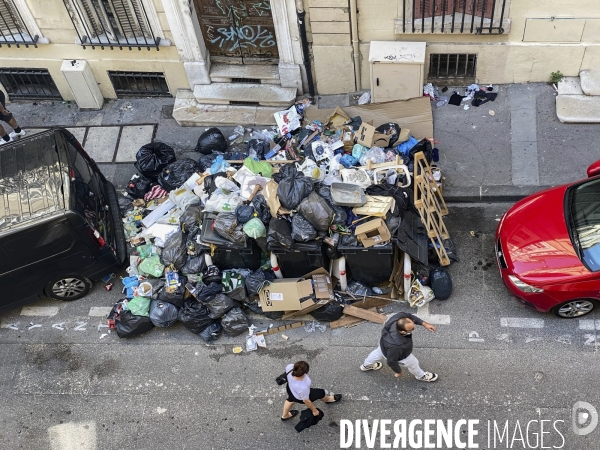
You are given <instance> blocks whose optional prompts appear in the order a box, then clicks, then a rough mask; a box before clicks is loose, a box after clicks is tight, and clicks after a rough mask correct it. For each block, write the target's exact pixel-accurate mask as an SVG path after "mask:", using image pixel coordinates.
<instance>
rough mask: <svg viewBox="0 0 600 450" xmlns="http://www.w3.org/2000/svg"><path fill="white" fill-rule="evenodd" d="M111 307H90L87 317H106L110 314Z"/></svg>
mask: <svg viewBox="0 0 600 450" xmlns="http://www.w3.org/2000/svg"><path fill="white" fill-rule="evenodd" d="M111 309H112V306H92V307H91V308H90V312H89V313H88V316H90V317H106V316H108V314H109V313H110V311H111Z"/></svg>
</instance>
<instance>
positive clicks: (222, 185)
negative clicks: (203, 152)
mask: <svg viewBox="0 0 600 450" xmlns="http://www.w3.org/2000/svg"><path fill="white" fill-rule="evenodd" d="M215 186H217V187H218V188H219V189H221V190H222V191H227V192H230V193H232V192H238V191H239V190H240V188H239V187H238V185H237V184H235V183H234V182H233V181H231V180H230V179H228V178H225V177H217V178H216V179H215Z"/></svg>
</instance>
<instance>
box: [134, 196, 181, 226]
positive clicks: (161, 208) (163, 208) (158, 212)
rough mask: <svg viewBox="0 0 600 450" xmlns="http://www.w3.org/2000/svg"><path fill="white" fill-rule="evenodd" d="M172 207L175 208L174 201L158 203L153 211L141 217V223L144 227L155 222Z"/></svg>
mask: <svg viewBox="0 0 600 450" xmlns="http://www.w3.org/2000/svg"><path fill="white" fill-rule="evenodd" d="M173 208H175V203H173V202H172V201H171V200H166V201H164V202H163V203H161V204H160V205H158V207H157V208H156V209H155V210H154V211H152V212H151V213H150V214H148V215H147V216H146V217H144V219H142V224H143V225H144V226H145V227H149V226H151V225H152V224H153V223H154V222H156V221H157V220H158V219H160V218H161V217H162V216H164V215H165V214H166V213H168V212H169V211H170V210H172V209H173Z"/></svg>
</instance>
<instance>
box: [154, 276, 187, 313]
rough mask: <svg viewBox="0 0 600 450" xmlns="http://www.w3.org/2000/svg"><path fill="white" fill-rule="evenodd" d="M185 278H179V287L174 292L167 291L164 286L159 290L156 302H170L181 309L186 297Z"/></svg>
mask: <svg viewBox="0 0 600 450" xmlns="http://www.w3.org/2000/svg"><path fill="white" fill-rule="evenodd" d="M185 282H186V280H185V278H183V277H179V283H180V284H179V286H177V288H176V289H175V290H174V291H167V290H166V289H165V287H164V285H163V286H162V287H161V288H160V289H159V291H158V294H157V295H156V300H160V301H162V302H169V303H171V304H173V305H175V306H177V307H178V308H181V307H182V306H183V303H184V301H185V300H184V298H183V297H184V296H185Z"/></svg>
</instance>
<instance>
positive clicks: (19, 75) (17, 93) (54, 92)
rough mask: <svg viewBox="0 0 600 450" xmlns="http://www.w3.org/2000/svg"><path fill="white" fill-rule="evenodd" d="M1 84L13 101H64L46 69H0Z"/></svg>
mask: <svg viewBox="0 0 600 450" xmlns="http://www.w3.org/2000/svg"><path fill="white" fill-rule="evenodd" d="M0 83H2V85H3V86H4V88H5V89H6V92H7V93H8V96H9V98H10V99H11V100H16V99H28V100H35V99H40V100H62V97H61V95H60V92H58V89H57V88H56V85H55V84H54V80H53V79H52V77H51V76H50V73H49V72H48V70H46V69H18V68H0Z"/></svg>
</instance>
